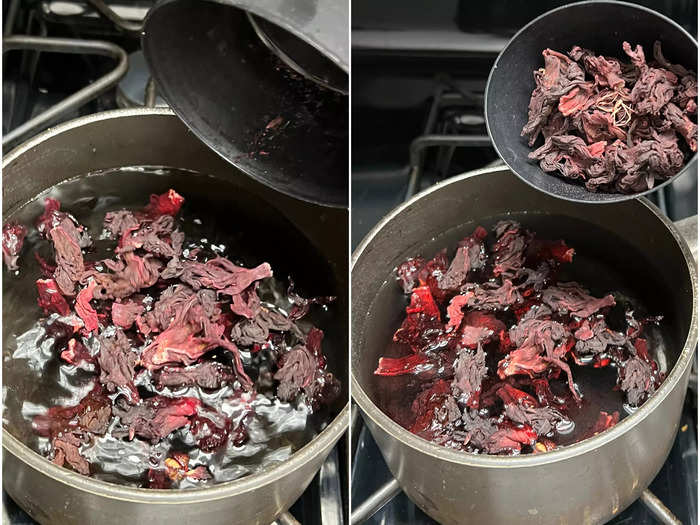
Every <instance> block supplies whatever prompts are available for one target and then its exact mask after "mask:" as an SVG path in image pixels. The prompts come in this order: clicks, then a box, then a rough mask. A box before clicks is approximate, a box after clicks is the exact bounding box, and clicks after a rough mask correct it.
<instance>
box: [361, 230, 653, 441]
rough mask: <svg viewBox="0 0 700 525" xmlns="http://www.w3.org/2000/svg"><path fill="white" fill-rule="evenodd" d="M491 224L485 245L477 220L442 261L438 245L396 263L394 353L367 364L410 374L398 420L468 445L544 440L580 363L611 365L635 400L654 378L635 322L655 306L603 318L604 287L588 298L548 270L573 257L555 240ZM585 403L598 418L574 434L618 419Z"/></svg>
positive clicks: (572, 393) (640, 324) (576, 403)
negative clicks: (404, 410) (410, 392)
mask: <svg viewBox="0 0 700 525" xmlns="http://www.w3.org/2000/svg"><path fill="white" fill-rule="evenodd" d="M494 234H495V242H494V243H493V244H492V245H491V246H487V242H486V241H487V236H488V234H487V231H486V230H485V229H484V228H482V227H478V228H476V230H475V231H474V232H473V233H472V234H471V235H470V236H469V237H466V238H464V239H463V240H462V241H460V242H459V245H458V247H457V251H456V253H455V255H454V257H453V259H452V261H451V262H450V261H449V260H448V258H447V252H446V250H443V251H441V252H440V253H438V254H437V255H436V256H435V257H434V258H433V259H431V260H428V261H426V260H424V259H423V258H420V257H419V258H413V259H409V260H407V261H406V262H405V263H403V264H402V265H401V266H399V267H398V269H397V274H398V280H399V283H400V285H401V287H402V289H403V291H404V293H406V294H408V295H409V296H410V302H409V305H408V306H407V307H406V317H405V319H404V320H403V322H402V324H401V326H400V328H399V329H398V330H397V331H396V332H395V333H394V337H393V339H394V353H398V352H401V353H403V355H400V354H399V356H398V357H382V358H380V359H379V365H378V367H377V369H376V371H375V374H376V375H378V376H409V377H410V378H413V380H412V383H413V384H414V386H416V385H417V386H416V388H417V390H416V392H417V395H416V396H415V399H412V400H405V401H402V404H403V405H406V403H408V404H410V412H408V414H409V415H408V417H407V418H403V420H401V418H399V419H398V420H399V422H400V423H402V424H403V425H404V426H405V427H406V428H408V429H409V430H410V431H411V432H413V433H414V434H417V435H418V436H421V437H423V438H425V439H428V440H431V441H434V442H436V443H439V444H442V445H445V446H448V447H452V448H457V449H461V450H465V451H469V452H473V453H487V454H518V453H527V452H543V451H546V450H551V449H553V448H555V447H556V446H557V445H558V438H559V437H560V436H561V435H563V434H568V433H571V432H572V431H573V429H574V428H575V426H576V424H577V421H575V418H574V417H573V416H574V415H575V414H577V413H578V412H577V408H579V407H580V406H581V405H582V403H584V402H586V400H584V396H583V395H582V393H581V392H580V391H579V387H578V385H577V383H576V378H575V377H574V376H573V373H572V368H580V367H584V366H588V367H593V368H605V367H614V368H615V369H616V371H617V386H616V387H615V388H617V389H619V390H621V391H622V392H624V395H625V396H626V401H627V404H628V405H629V406H630V407H637V406H639V405H640V404H641V403H643V402H644V401H645V400H646V399H647V397H648V396H649V395H650V394H651V393H653V392H654V391H655V390H656V388H658V386H659V385H660V383H661V381H662V380H663V374H662V373H661V372H660V371H659V366H658V364H657V363H656V361H655V360H654V359H653V358H652V357H651V355H650V352H649V350H648V348H647V339H645V337H643V331H644V328H645V326H646V325H648V324H650V323H658V322H659V321H660V320H661V318H660V317H654V318H644V319H639V320H638V319H635V317H634V315H633V313H632V311H631V310H630V311H627V312H626V313H625V315H624V321H621V323H622V324H624V325H626V328H625V329H623V330H621V331H617V330H615V329H613V328H611V326H610V323H611V319H610V318H611V313H612V309H613V307H614V306H615V298H614V297H613V295H610V294H608V295H605V296H604V297H600V298H597V297H594V296H592V295H591V294H590V293H589V292H588V290H586V289H585V288H584V287H583V286H582V285H580V284H579V283H576V282H559V281H558V279H557V275H558V273H559V272H560V269H561V268H562V266H563V265H567V264H570V263H571V262H572V261H573V257H574V250H573V249H572V248H569V247H568V246H567V245H566V244H565V243H564V241H550V240H542V239H539V238H537V237H536V235H535V234H534V233H532V232H530V231H528V230H526V229H524V228H523V227H521V226H520V224H518V223H516V222H513V221H502V222H499V223H498V224H497V225H496V226H495V228H494ZM397 349H398V352H397ZM573 365H575V366H573ZM586 370H588V369H586ZM600 372H601V371H598V372H597V373H598V374H599V373H600ZM399 391H402V392H403V393H404V394H403V395H405V392H406V391H407V389H405V388H404V389H399ZM402 399H403V398H402ZM594 410H595V412H594V413H593V414H594V415H596V416H597V421H594V423H593V424H592V425H590V426H589V428H587V429H585V431H584V432H579V435H580V439H583V438H585V437H590V436H591V435H593V434H595V433H598V432H601V431H603V430H605V429H607V428H609V427H611V426H612V425H614V424H615V423H617V422H618V420H619V416H620V414H619V412H618V411H613V412H612V413H608V412H606V411H604V410H600V407H594ZM580 430H581V429H579V431H580Z"/></svg>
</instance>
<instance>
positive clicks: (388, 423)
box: [350, 167, 698, 468]
mask: <svg viewBox="0 0 700 525" xmlns="http://www.w3.org/2000/svg"><path fill="white" fill-rule="evenodd" d="M502 171H510V170H509V169H508V168H506V167H495V168H484V169H480V170H475V171H472V172H467V173H463V174H461V175H457V176H455V177H451V178H449V179H447V180H445V181H442V182H440V183H438V184H435V185H434V186H431V187H430V188H428V189H426V190H424V191H422V192H421V193H419V194H417V195H415V196H414V197H413V198H412V199H410V200H409V201H407V202H405V203H403V204H401V205H399V206H397V207H396V208H394V209H393V210H392V211H391V212H389V213H388V214H387V215H386V216H385V217H384V218H383V219H382V220H381V221H380V222H379V223H378V224H377V225H375V226H374V228H372V230H371V231H370V232H369V233H368V234H367V235H366V236H365V238H364V239H363V240H362V242H361V243H360V244H359V245H358V247H357V248H356V249H355V251H354V252H353V255H352V262H351V265H350V271H351V273H352V272H353V271H354V268H355V265H356V264H357V262H358V261H359V260H360V258H361V257H362V255H363V254H364V252H365V250H366V249H367V248H368V247H369V246H370V245H371V244H372V241H373V240H374V238H375V236H376V235H377V234H378V233H379V232H380V231H381V230H383V229H384V227H385V226H387V224H389V223H390V222H391V221H392V220H393V219H394V218H396V217H397V216H399V215H401V214H402V213H403V212H404V210H406V209H408V208H411V207H413V206H415V205H417V204H419V203H420V201H421V199H422V198H423V197H425V196H427V195H429V194H431V193H433V192H437V191H440V190H442V189H443V188H445V187H447V186H450V185H451V184H456V183H459V182H462V181H464V180H466V179H471V178H476V177H488V176H489V175H491V174H493V173H497V172H502ZM519 180H521V179H519ZM637 201H638V203H639V205H640V206H644V207H646V208H647V209H648V210H649V212H651V213H652V214H653V215H654V216H656V218H657V219H659V220H661V221H662V222H663V224H664V225H665V226H666V228H667V229H668V230H669V232H670V233H671V235H672V236H673V238H674V239H675V241H676V244H677V245H678V248H679V250H680V251H681V253H682V255H683V257H684V259H685V262H686V264H687V266H688V272H689V273H690V281H691V286H692V291H693V294H692V295H693V299H692V300H693V312H692V316H691V319H690V329H689V331H688V335H687V337H686V340H685V344H684V346H683V350H682V351H681V352H680V354H679V356H678V360H677V361H676V363H675V365H674V366H673V368H672V369H671V371H670V373H669V374H668V376H667V377H666V379H665V380H664V382H663V383H662V384H661V386H660V387H659V389H658V390H656V392H654V393H653V394H652V395H651V396H650V398H649V399H648V400H647V401H646V402H645V403H644V404H643V405H642V406H641V407H640V408H639V409H637V410H636V411H635V412H634V413H633V414H631V415H629V416H627V417H626V418H624V419H623V420H622V421H620V422H619V423H618V424H616V425H615V426H613V427H612V428H610V429H608V430H606V431H604V432H601V433H600V434H597V435H596V436H594V437H591V438H588V439H584V440H582V441H579V442H577V443H574V444H572V445H567V446H565V447H561V448H557V449H555V450H553V451H551V452H545V453H542V454H523V455H520V456H491V455H487V454H480V455H477V454H469V453H467V452H463V451H456V450H451V449H448V448H446V447H443V446H440V445H436V444H434V443H432V442H430V441H427V440H425V439H423V438H420V437H418V436H416V435H415V434H413V433H411V432H410V431H408V430H406V429H405V428H403V427H402V426H401V425H399V424H398V423H396V422H395V421H394V420H392V419H391V418H390V417H389V416H388V415H387V414H385V413H384V412H383V411H382V410H381V409H380V408H379V407H378V406H377V405H376V404H375V403H374V401H373V400H372V398H371V397H370V396H369V395H368V394H367V392H365V390H364V388H363V387H362V385H361V384H360V382H359V381H358V380H357V379H356V377H355V373H354V372H355V371H354V358H355V356H354V352H353V350H354V349H355V348H356V346H355V345H359V344H361V342H360V341H355V340H352V341H351V352H350V355H351V361H352V362H351V366H350V377H351V387H352V397H353V399H354V400H355V401H356V402H357V404H358V405H359V407H360V408H361V409H362V412H363V415H364V417H365V418H369V419H370V420H371V421H372V422H373V423H374V424H375V425H376V426H377V427H379V428H380V429H381V430H382V431H383V432H385V433H387V434H389V435H390V436H391V437H392V438H394V439H397V440H398V441H400V442H401V443H402V444H403V445H406V446H408V447H410V448H412V449H414V450H416V451H418V452H420V453H422V454H425V455H428V456H432V457H434V458H436V459H439V460H441V461H447V462H450V463H454V464H459V465H464V466H466V467H482V468H526V467H534V466H540V465H547V464H551V463H555V462H558V461H563V460H566V459H570V458H573V457H576V456H580V455H582V454H586V453H588V452H591V451H593V450H596V449H598V448H600V447H602V446H603V445H605V444H607V443H609V442H611V441H613V440H615V439H617V438H619V437H621V436H622V435H623V434H625V433H627V432H629V431H630V430H632V429H633V428H634V427H635V426H637V425H638V424H639V423H641V422H642V421H643V420H644V419H645V418H646V417H647V416H649V415H650V414H651V413H652V412H653V411H654V410H656V409H657V408H658V407H659V405H661V403H662V402H663V401H664V399H665V398H666V397H667V396H668V395H669V394H670V393H671V391H673V390H674V388H675V387H676V385H677V384H678V383H679V382H680V381H681V379H682V378H683V376H684V374H685V373H686V371H687V370H688V367H689V366H690V365H691V364H692V358H693V355H694V353H695V345H696V344H697V340H698V326H697V322H698V310H697V309H698V305H697V302H698V282H697V281H698V277H697V270H696V267H695V261H694V259H693V256H692V254H691V251H690V248H688V245H687V243H686V242H685V240H683V238H682V237H681V235H680V233H679V231H678V229H677V228H676V227H675V225H674V224H673V223H672V222H671V221H670V220H669V219H668V218H667V217H666V216H664V215H663V213H661V210H659V209H658V208H657V207H656V206H654V205H653V204H652V203H651V202H649V201H648V200H647V199H637ZM365 313H366V312H360V313H359V315H352V322H353V323H363V319H364V318H365ZM352 330H353V332H354V326H353V327H352Z"/></svg>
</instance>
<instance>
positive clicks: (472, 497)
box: [351, 168, 697, 525]
mask: <svg viewBox="0 0 700 525" xmlns="http://www.w3.org/2000/svg"><path fill="white" fill-rule="evenodd" d="M521 210H522V211H529V212H532V213H537V212H541V211H543V210H544V211H546V212H548V213H552V214H556V215H572V216H576V217H582V218H586V220H589V221H591V222H593V223H597V224H602V225H605V227H606V228H608V229H609V230H612V231H614V232H616V233H617V234H618V235H619V236H621V237H622V238H625V239H629V240H630V242H632V243H636V244H639V245H640V246H641V249H642V250H644V249H647V250H656V251H657V252H658V253H656V252H654V253H655V256H656V258H657V262H658V264H660V265H661V266H660V267H659V268H658V270H660V269H661V268H665V271H666V273H667V274H668V275H667V276H670V279H673V280H675V286H676V287H677V294H676V295H675V296H674V297H673V298H672V299H669V301H670V302H669V303H666V304H665V305H664V307H667V308H670V309H674V306H673V304H675V305H676V307H677V308H678V309H677V311H676V312H675V314H674V315H676V317H675V318H676V320H677V322H679V324H678V326H677V327H676V332H677V333H676V334H675V336H676V337H675V339H674V341H673V346H674V347H676V348H675V350H674V351H675V352H676V354H675V355H676V356H677V357H674V358H675V366H673V368H672V369H671V370H670V371H669V373H668V376H667V378H666V380H665V381H664V383H663V384H662V386H661V387H660V388H659V390H657V392H655V393H654V395H653V396H652V397H651V398H650V399H649V400H648V401H647V402H646V403H645V404H644V405H643V406H642V407H641V408H640V409H638V410H637V411H636V413H634V414H633V415H630V416H628V417H627V418H625V419H624V420H623V421H622V422H620V423H619V424H618V425H616V426H615V427H613V428H612V429H610V430H608V431H606V432H603V433H601V434H599V435H597V436H595V437H593V438H589V439H587V440H584V441H581V442H579V443H576V444H574V445H571V446H568V447H563V448H561V449H558V450H555V451H552V452H549V453H546V454H537V455H524V456H518V457H502V456H485V455H478V456H477V455H471V454H465V453H463V452H458V451H453V450H448V449H446V448H444V447H440V446H438V445H434V444H432V443H430V442H428V441H425V440H423V439H421V438H419V437H417V436H415V435H413V434H411V433H410V432H408V431H407V430H405V429H404V428H402V427H401V426H399V425H398V424H397V423H395V422H394V421H393V420H391V419H390V418H389V417H388V416H387V415H386V414H385V413H384V412H383V411H382V410H381V409H380V408H378V406H377V405H376V404H375V402H374V400H373V394H372V384H371V377H372V370H373V369H374V365H376V358H377V355H378V353H379V351H381V350H383V348H384V346H382V343H381V342H379V341H378V339H377V336H375V335H372V334H368V333H367V332H368V330H367V329H366V326H367V324H368V317H369V316H368V312H370V311H371V309H372V305H373V301H374V300H375V299H376V297H375V296H376V293H377V290H378V289H379V287H380V286H381V285H382V284H387V283H386V281H387V278H388V276H389V275H390V273H391V269H392V268H395V267H396V266H397V265H398V264H399V263H400V262H401V261H402V259H404V258H405V257H406V256H408V255H409V254H411V253H416V251H417V250H420V246H421V245H423V244H424V243H425V240H426V239H431V238H433V237H435V236H437V235H440V234H441V233H442V232H443V231H445V230H447V229H449V228H450V227H451V226H453V225H457V224H463V223H465V222H466V221H468V220H470V219H476V220H477V221H478V220H480V218H481V217H489V216H494V215H499V214H502V213H507V212H509V211H521ZM601 210H602V211H601ZM577 234H578V235H585V234H581V233H580V232H578V233H577ZM664 265H665V266H664ZM648 271H649V272H652V271H653V269H652V268H649V269H648ZM667 276H661V277H660V278H661V279H665V278H666V277H667ZM389 284H393V283H389ZM668 285H669V286H674V284H673V283H668ZM352 289H353V304H352V350H351V373H352V394H353V398H354V399H355V401H356V402H357V403H358V405H359V406H360V408H361V409H362V411H363V415H364V419H365V421H366V423H367V425H368V427H369V428H370V431H371V432H372V435H373V437H374V439H375V440H376V442H377V443H378V445H379V448H380V450H381V452H382V454H383V456H384V458H385V460H386V462H387V464H388V466H389V468H390V470H391V472H392V474H393V475H394V476H395V477H396V478H397V479H398V481H399V484H400V485H401V487H402V489H403V490H404V491H405V492H406V494H407V495H408V496H409V498H411V499H412V500H413V501H414V502H415V503H416V504H417V505H418V506H419V507H420V508H421V509H422V510H423V511H425V512H426V513H427V514H428V515H430V516H431V517H433V518H434V519H436V520H437V521H439V522H440V523H443V524H445V525H451V524H460V523H480V524H481V523H484V524H486V523H494V524H500V523H518V524H521V523H522V524H550V523H558V524H580V523H585V524H596V523H603V522H605V521H607V520H609V519H611V518H612V517H613V516H615V515H616V514H617V513H619V512H621V511H623V510H624V509H625V508H626V507H627V506H628V505H630V504H631V503H632V502H633V501H634V500H635V499H637V498H638V497H639V495H640V493H641V492H642V491H643V489H644V488H646V486H647V485H648V484H649V483H650V482H651V480H652V479H653V478H654V477H655V476H656V474H657V473H658V471H659V470H660V468H661V466H662V465H663V463H664V461H665V459H666V457H667V455H668V453H669V451H670V449H671V446H672V444H673V441H674V438H675V435H676V433H677V431H678V424H679V419H680V413H681V409H682V406H683V401H684V399H685V395H686V389H687V385H688V377H689V373H690V369H691V364H692V359H693V355H694V351H695V346H696V343H697V275H696V270H695V267H694V262H693V259H692V255H691V252H690V250H689V249H688V247H687V245H686V243H685V241H684V240H683V239H682V238H681V236H680V234H679V233H678V231H677V230H676V228H675V227H674V226H673V224H672V223H671V222H670V221H669V220H668V219H667V218H665V217H664V216H663V215H662V214H661V213H660V212H659V211H658V209H656V208H655V207H654V206H653V205H652V204H650V203H649V202H647V201H644V200H634V201H627V202H624V203H620V204H611V205H609V206H605V207H590V206H580V205H576V204H573V203H570V202H568V201H565V200H562V199H556V198H553V197H550V196H548V195H546V194H544V193H541V192H538V191H536V190H534V189H532V188H531V187H530V186H528V185H526V184H525V183H524V182H522V181H521V180H519V179H518V178H516V177H515V176H514V175H513V174H512V173H511V172H510V171H509V170H507V169H503V168H496V169H490V170H480V171H477V172H472V173H470V174H465V175H461V176H458V177H454V178H452V179H449V180H447V181H445V182H443V183H441V184H438V185H436V186H434V187H432V188H431V189H429V190H427V191H425V192H423V193H422V194H419V195H418V196H416V197H415V198H413V199H412V200H411V201H409V202H407V203H406V204H404V205H402V206H400V207H398V208H397V209H395V210H394V211H393V212H391V213H390V214H389V215H388V216H387V217H386V218H385V219H384V220H383V221H382V222H381V223H380V224H378V225H377V226H376V227H375V229H374V230H372V231H371V232H370V233H369V234H368V236H367V237H366V238H365V239H364V241H363V242H362V243H361V245H360V246H359V247H358V248H357V250H356V251H355V253H354V254H353V263H352ZM660 300H662V299H660ZM380 317H381V315H380Z"/></svg>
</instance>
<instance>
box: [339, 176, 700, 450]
mask: <svg viewBox="0 0 700 525" xmlns="http://www.w3.org/2000/svg"><path fill="white" fill-rule="evenodd" d="M503 219H512V220H516V221H519V222H520V223H521V224H523V225H524V226H525V227H526V228H528V229H530V230H532V231H534V232H536V233H537V234H538V237H539V238H542V239H564V240H565V241H566V243H567V244H568V245H569V246H570V247H573V248H575V250H576V255H575V256H574V262H573V263H572V264H569V265H564V267H563V268H562V272H561V273H560V276H559V280H560V281H568V280H575V281H578V282H580V283H581V284H583V285H584V286H585V287H587V288H589V289H590V290H591V292H592V293H593V295H595V296H602V295H603V294H605V293H607V292H611V291H616V292H620V294H618V295H616V300H617V302H618V306H621V304H620V303H623V302H627V303H628V304H629V306H631V307H632V308H633V309H634V311H635V313H636V314H637V315H638V316H639V315H640V314H642V315H663V316H664V319H663V321H662V322H661V325H660V327H659V328H658V329H654V330H653V331H652V330H649V329H647V336H648V337H649V339H650V340H649V342H650V347H651V348H652V352H653V355H654V357H655V358H656V359H657V361H658V362H659V364H660V368H661V370H662V371H663V372H665V373H666V374H668V373H669V372H670V371H671V369H672V368H673V366H674V365H675V364H676V362H677V360H678V357H679V355H680V352H681V351H682V349H683V347H684V344H685V341H686V338H687V334H688V331H689V330H690V323H691V319H692V311H693V288H692V278H691V274H690V271H689V267H688V264H687V262H686V260H685V258H684V256H683V254H682V252H681V250H680V248H679V246H678V243H677V241H676V239H675V238H674V236H673V235H672V234H671V232H670V230H669V229H668V228H667V227H666V225H665V224H664V223H663V222H662V221H661V220H660V219H659V218H658V217H657V216H656V215H655V213H654V212H652V210H651V209H650V208H649V207H647V205H645V204H643V203H642V202H640V201H630V202H627V203H620V204H614V205H606V206H581V205H575V204H572V203H569V202H568V201H563V200H560V199H554V198H551V197H549V196H547V195H544V194H541V193H539V192H537V191H535V190H533V189H532V188H530V187H529V186H527V185H525V184H524V183H522V182H521V181H519V180H518V179H516V178H515V177H514V176H513V175H512V174H511V173H510V172H508V171H500V172H495V173H485V174H482V175H479V176H474V177H470V178H461V179H458V180H455V181H453V182H451V183H448V184H446V185H444V186H442V187H439V188H437V189H436V190H435V191H432V192H429V193H427V194H425V195H424V196H423V197H422V198H420V199H418V200H417V201H415V202H413V203H412V204H410V205H409V206H408V207H406V208H405V209H403V210H402V211H401V212H399V213H398V214H396V215H395V216H393V217H392V218H391V220H390V221H389V222H388V223H387V224H385V225H383V227H382V228H381V230H379V231H378V232H376V233H375V234H374V236H373V237H372V238H371V239H370V240H369V243H368V244H367V245H366V246H364V247H363V249H362V253H361V254H360V256H359V258H358V259H357V261H356V262H355V265H354V267H353V272H352V280H353V293H354V295H353V323H354V324H353V341H354V343H353V358H352V363H353V364H352V366H353V374H354V377H355V378H356V379H357V380H358V382H359V383H360V385H361V387H362V388H363V390H364V391H365V392H366V393H367V394H368V395H369V396H370V398H371V399H372V401H373V402H374V403H375V405H377V406H378V407H379V408H380V409H381V410H382V411H384V412H385V413H387V415H389V416H390V417H391V418H392V419H394V420H395V421H397V422H398V423H399V424H402V423H403V424H404V425H405V424H410V423H411V422H412V419H411V418H413V417H415V416H414V415H413V414H411V412H410V405H411V403H412V401H413V399H415V395H416V394H417V393H418V391H420V389H418V386H419V385H418V381H417V380H416V379H415V378H413V377H412V376H397V377H379V376H375V375H374V374H373V372H374V370H375V368H376V366H377V361H378V359H379V357H380V356H383V355H384V356H390V357H397V356H398V355H405V353H406V350H405V348H403V349H400V348H397V347H396V345H394V344H392V343H391V340H392V334H393V332H394V331H395V330H396V329H397V328H398V327H399V326H400V324H401V321H402V320H403V317H404V315H405V314H404V308H405V306H406V304H407V302H408V298H407V296H405V295H404V294H403V292H402V291H401V289H400V287H399V285H398V283H397V282H396V278H395V273H394V269H395V268H396V266H397V265H398V264H400V263H401V262H403V261H404V260H406V259H407V258H409V257H414V256H418V255H420V256H423V257H425V258H432V257H433V256H434V255H435V254H436V253H437V252H438V251H440V250H441V249H443V248H447V250H448V257H450V258H451V257H452V256H453V255H454V250H455V248H456V245H457V242H458V241H459V240H461V239H462V238H464V237H466V236H467V235H470V234H471V233H472V232H473V230H474V228H475V227H476V226H479V225H481V226H483V227H485V228H486V229H487V230H490V228H491V227H492V226H493V225H495V224H496V223H497V222H498V221H499V220H503ZM492 238H493V234H491V239H492ZM489 244H491V243H489ZM616 308H618V307H616ZM621 313H622V315H624V307H623V308H621ZM398 352H400V354H399V353H398ZM615 378H616V374H615V372H614V371H613V370H600V373H599V370H590V369H586V368H583V367H580V368H579V369H577V370H574V379H575V380H576V381H577V383H578V385H579V387H581V388H582V390H583V393H584V396H587V399H588V400H589V401H591V402H590V409H589V411H588V412H586V411H585V410H584V412H583V413H582V414H581V416H582V417H583V419H582V420H581V421H580V422H579V424H581V423H584V424H585V421H586V420H587V419H591V418H592V419H593V420H594V419H595V417H596V416H597V415H598V410H599V409H602V410H606V409H607V410H619V411H620V416H621V417H624V416H625V415H626V412H625V410H624V407H623V402H624V396H623V395H622V394H621V393H620V392H617V391H616V392H613V391H612V390H611V388H612V387H613V386H614V385H615ZM398 392H401V393H400V394H398ZM584 408H585V404H584ZM591 422H592V421H591ZM581 430H584V429H581ZM575 434H576V432H574V433H572V436H575ZM570 441H575V439H574V438H573V437H572V439H571V440H570ZM562 443H563V444H568V443H567V442H566V441H565V440H564V441H562Z"/></svg>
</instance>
